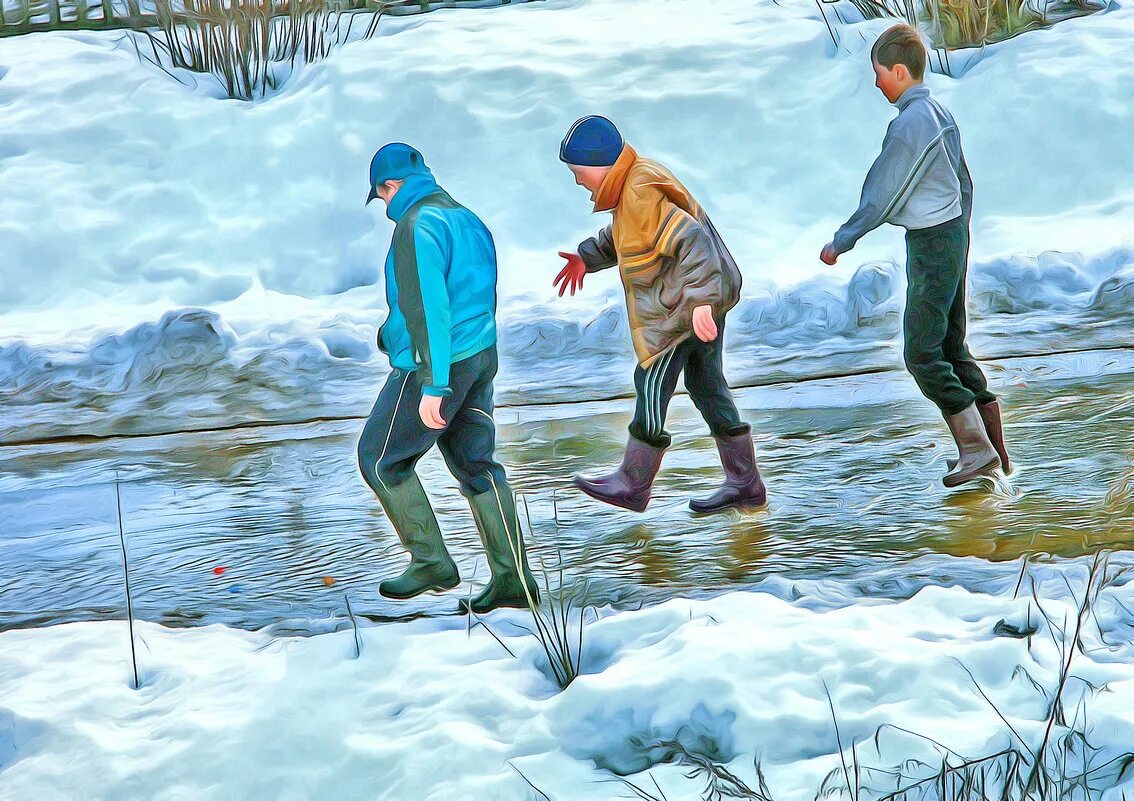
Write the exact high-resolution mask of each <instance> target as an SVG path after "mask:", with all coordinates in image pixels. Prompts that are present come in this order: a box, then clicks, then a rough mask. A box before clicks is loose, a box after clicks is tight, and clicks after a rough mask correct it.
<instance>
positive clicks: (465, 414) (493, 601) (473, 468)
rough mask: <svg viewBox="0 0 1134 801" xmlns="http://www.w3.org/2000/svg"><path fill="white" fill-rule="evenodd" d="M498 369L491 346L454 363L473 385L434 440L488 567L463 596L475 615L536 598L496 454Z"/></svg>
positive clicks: (516, 518)
mask: <svg viewBox="0 0 1134 801" xmlns="http://www.w3.org/2000/svg"><path fill="white" fill-rule="evenodd" d="M496 369H497V361H496V350H495V349H494V348H491V349H488V350H485V351H482V352H481V353H478V354H477V355H476V356H473V357H471V358H469V359H465V360H463V361H461V362H458V363H457V364H454V365H453V374H454V377H455V378H456V377H457V376H458V374H460V373H468V374H469V379H468V380H469V382H470V384H471V388H470V390H469V392H468V394H467V395H466V396H465V398H464V403H463V404H462V406H461V408H460V410H459V411H457V413H456V414H455V415H454V416H453V418H452V419H451V420H450V421H449V425H448V427H447V428H446V429H445V431H444V432H443V433H442V434H441V436H440V437H439V438H438V440H437V447H438V449H439V450H440V451H441V455H442V456H443V457H444V458H445V464H447V465H448V467H449V470H450V472H452V474H453V476H454V477H455V478H456V479H457V481H459V482H460V485H461V494H463V495H464V496H465V497H466V498H468V501H469V506H470V507H471V508H472V513H473V520H474V521H475V522H476V527H477V531H478V532H479V533H480V538H481V542H482V543H483V544H484V551H485V556H486V557H487V559H488V566H489V570H490V571H491V576H490V579H489V582H488V585H487V586H486V587H485V588H484V590H482V591H481V593H480V594H479V595H477V596H476V597H474V598H473V599H472V601H471V602H470V603H469V604H466V603H465V602H464V601H461V611H463V612H467V611H468V606H471V607H472V611H473V612H476V613H477V614H483V613H485V612H488V611H489V610H491V609H496V608H498V607H501V606H510V607H520V608H526V607H528V606H529V604H535V603H538V602H539V591H538V589H537V588H536V583H535V580H534V579H533V578H532V575H531V571H530V570H529V569H528V558H527V546H526V545H525V543H524V538H523V534H522V532H521V531H520V521H519V516H518V515H517V514H516V506H515V499H514V498H513V495H512V488H511V487H510V486H509V485H508V478H507V476H506V475H505V473H504V468H503V466H501V464H500V463H499V462H498V461H496V457H495V451H496V425H495V423H494V422H493V419H492V410H493V387H492V379H493V377H494V376H495V375H496ZM521 574H522V579H521Z"/></svg>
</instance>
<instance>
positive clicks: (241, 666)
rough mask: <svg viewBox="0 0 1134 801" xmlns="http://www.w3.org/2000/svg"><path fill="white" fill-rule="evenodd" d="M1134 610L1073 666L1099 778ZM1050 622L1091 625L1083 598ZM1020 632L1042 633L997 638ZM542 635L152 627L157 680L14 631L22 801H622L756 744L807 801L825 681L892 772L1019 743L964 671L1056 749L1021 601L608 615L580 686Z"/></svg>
mask: <svg viewBox="0 0 1134 801" xmlns="http://www.w3.org/2000/svg"><path fill="white" fill-rule="evenodd" d="M1059 583H1060V582H1059V581H1052V582H1051V586H1052V587H1057V586H1059ZM1131 600H1132V599H1131V589H1130V587H1129V586H1127V587H1117V588H1114V589H1113V590H1111V591H1108V593H1107V594H1105V595H1104V596H1103V598H1102V599H1101V600H1100V602H1099V603H1098V605H1097V607H1096V613H1097V615H1098V617H1099V622H1100V626H1101V627H1102V629H1103V630H1105V631H1107V632H1108V635H1109V636H1108V638H1107V640H1106V643H1111V644H1110V645H1106V644H1104V642H1103V641H1101V640H1098V639H1095V638H1094V636H1093V635H1088V640H1089V643H1088V644H1089V648H1088V651H1087V654H1086V655H1077V657H1076V660H1077V662H1076V666H1075V674H1076V675H1077V676H1079V677H1081V679H1082V680H1083V682H1090V683H1091V684H1093V685H1095V686H1100V685H1102V684H1106V685H1107V687H1108V690H1109V691H1108V692H1107V694H1106V699H1105V703H1104V702H1103V701H1102V700H1101V699H1100V700H1099V701H1097V702H1093V703H1091V704H1090V706H1089V712H1090V717H1091V720H1092V722H1093V729H1092V735H1091V736H1092V738H1093V744H1094V745H1095V746H1097V747H1099V748H1100V749H1101V750H1100V752H1099V753H1098V755H1097V759H1098V761H1099V763H1100V764H1101V763H1102V762H1104V761H1106V760H1107V759H1108V758H1111V757H1113V756H1114V755H1116V754H1117V753H1118V752H1121V751H1124V750H1129V749H1130V748H1131V746H1134V722H1132V721H1134V662H1132V661H1131V657H1132V656H1134V653H1132V652H1131V645H1130V642H1131V634H1134V628H1132V626H1131V623H1132V621H1131V620H1130V618H1129V614H1128V613H1126V612H1125V611H1123V609H1122V605H1123V604H1125V605H1126V606H1127V608H1129V604H1130V603H1131ZM1045 609H1046V611H1047V613H1048V615H1049V616H1050V617H1051V618H1052V619H1053V620H1061V619H1062V618H1063V615H1064V614H1065V613H1066V614H1068V615H1069V616H1070V617H1071V619H1073V618H1074V614H1075V612H1074V607H1073V604H1072V603H1071V601H1070V599H1068V598H1066V597H1064V599H1063V600H1062V601H1060V600H1050V601H1047V602H1045ZM1002 620H1007V622H1008V623H1010V624H1013V625H1018V624H1023V623H1025V622H1026V621H1028V620H1030V621H1031V622H1032V623H1033V624H1036V623H1037V621H1039V624H1040V629H1039V631H1038V632H1037V634H1036V635H1035V636H1034V637H1032V638H1031V639H1030V640H1026V639H1016V638H1013V637H1009V636H998V635H996V634H994V630H995V629H997V624H998V623H999V622H1000V621H1002ZM522 621H523V616H521V615H519V614H518V613H516V614H514V615H511V616H509V615H500V614H496V615H494V616H492V617H491V618H490V619H489V625H491V626H492V627H493V629H494V631H496V633H497V634H498V635H499V636H500V637H501V638H502V639H503V640H504V642H505V644H507V646H508V647H509V648H510V649H511V650H512V651H513V652H514V653H515V654H516V658H512V657H511V656H509V655H508V654H507V653H505V651H504V650H503V649H502V648H501V646H500V645H498V644H497V642H496V641H495V640H494V639H493V638H492V637H490V636H489V635H488V634H487V633H486V632H484V631H482V630H479V629H478V630H474V631H473V632H472V634H471V636H469V635H468V634H466V632H465V629H464V623H463V622H462V621H459V620H456V619H448V620H429V621H417V622H413V623H408V624H401V625H386V626H381V627H376V628H366V629H363V631H362V639H363V651H362V656H361V658H360V659H354V658H353V656H354V645H353V634H352V633H351V632H350V631H340V632H338V633H335V634H326V635H320V636H317V637H311V638H306V639H275V640H271V639H268V638H267V637H266V635H264V634H262V633H261V634H253V633H247V632H240V631H236V630H230V629H226V628H222V627H218V626H210V627H206V628H197V629H187V630H168V629H164V628H160V627H158V626H155V625H151V624H141V625H140V626H139V635H140V636H139V639H140V641H141V642H140V643H139V659H140V662H141V665H142V671H143V677H142V684H143V686H142V689H140V690H138V691H134V690H131V689H130V688H129V685H128V681H129V679H128V676H129V667H128V650H127V642H126V631H125V624H124V623H121V622H119V623H110V622H108V623H76V624H67V625H62V626H55V627H52V628H48V629H37V630H18V631H9V632H5V633H3V634H0V645H2V647H0V679H2V681H3V685H4V687H5V694H4V698H3V701H2V702H0V771H2V773H3V781H2V782H0V798H2V799H24V798H42V799H54V798H74V797H79V796H82V797H113V798H117V799H133V798H146V799H180V798H193V799H212V798H217V799H219V798H269V797H270V798H280V799H302V798H339V799H362V798H367V799H373V798H380V799H388V800H389V801H411V800H412V801H427V800H428V799H437V800H438V801H439V800H440V799H445V801H463V800H464V799H468V800H469V801H471V800H472V799H478V801H479V799H493V798H499V799H518V798H525V797H528V796H526V795H525V785H524V784H523V781H522V780H521V779H520V778H519V776H518V775H517V774H516V773H515V772H513V770H512V769H510V768H509V767H508V765H507V763H508V762H511V763H512V764H513V765H515V767H517V768H519V769H520V770H521V771H522V772H523V773H524V775H526V776H527V777H528V778H529V779H531V780H532V781H533V782H534V783H535V784H537V785H538V786H539V787H540V788H541V789H542V790H543V791H544V792H545V793H547V794H548V795H549V796H551V797H553V798H556V799H565V800H569V799H580V801H581V800H582V799H586V800H587V801H595V799H614V798H623V797H626V795H625V792H626V791H625V788H624V787H622V786H621V785H619V784H618V783H617V782H615V781H614V777H615V775H627V776H630V777H632V778H633V779H634V780H635V781H637V783H638V784H639V785H640V786H645V785H644V784H643V783H644V782H647V781H649V779H648V778H647V777H646V776H645V775H643V771H650V775H651V776H653V777H654V778H656V779H657V781H658V782H659V783H660V785H661V786H662V787H663V788H666V789H667V791H668V793H669V795H670V797H677V798H684V797H693V795H695V792H694V788H696V787H698V786H699V785H697V784H696V783H691V782H689V781H687V780H686V779H684V778H683V776H682V773H683V770H682V769H680V768H677V767H675V766H672V765H667V764H660V763H661V762H664V760H665V759H666V757H667V754H666V753H665V750H664V749H660V748H656V747H652V745H653V743H654V742H655V741H658V740H664V739H673V740H677V741H678V742H680V743H682V744H683V745H684V746H685V747H686V748H689V749H691V750H694V751H696V752H698V753H702V754H705V755H708V756H710V757H712V758H714V759H716V760H718V761H721V762H725V763H728V764H730V767H731V768H732V770H734V772H736V773H737V774H738V775H740V776H741V777H742V778H743V779H745V780H747V781H751V780H752V768H751V760H752V755H753V754H754V753H755V752H756V751H759V752H760V753H761V755H762V759H763V761H764V768H765V771H766V773H767V777H768V781H769V784H770V787H771V789H772V792H773V794H774V797H775V798H777V799H780V801H795V799H811V798H812V797H813V796H814V793H815V791H816V790H817V789H818V787H819V784H820V783H821V781H822V780H823V777H824V776H825V775H826V774H827V773H828V772H829V771H831V770H832V769H834V768H835V767H837V765H838V756H837V751H838V749H837V747H836V745H835V737H834V732H833V729H832V726H831V722H830V717H829V716H830V712H829V709H828V706H827V700H826V697H825V695H824V690H823V683H824V682H825V683H826V684H827V685H828V686H829V687H830V689H831V693H832V696H833V703H834V705H835V708H836V709H837V711H838V715H839V723H840V728H841V732H842V736H843V739H844V743H849V742H850V741H851V740H852V739H853V740H854V741H856V742H859V743H861V745H860V746H859V756H860V759H861V760H862V761H863V762H864V763H865V764H867V765H876V766H879V767H883V766H894V765H897V764H898V763H899V762H901V761H902V760H903V759H905V758H907V757H910V756H912V755H917V756H924V755H925V753H926V752H927V751H928V752H929V754H932V749H931V748H930V747H929V746H927V744H926V743H924V742H922V741H918V740H916V739H915V738H913V737H910V736H906V735H902V734H900V733H899V732H897V731H896V730H893V729H889V730H884V731H883V734H882V736H881V737H880V739H879V740H878V746H879V751H878V752H875V750H874V745H873V743H872V742H871V739H870V738H872V737H873V736H874V734H875V732H876V731H878V730H879V727H882V726H885V725H887V724H890V725H893V726H900V727H902V728H905V729H908V730H912V731H915V732H919V733H924V734H926V735H929V736H932V737H933V738H934V739H936V740H937V741H938V742H940V743H942V744H944V745H946V746H948V747H950V748H953V749H955V750H957V751H959V752H961V753H963V754H966V755H969V756H974V755H980V754H988V753H993V752H994V751H995V750H998V749H1000V748H1003V747H1006V746H1008V745H1010V744H1011V743H1010V742H1009V741H1008V739H1007V736H1006V733H1005V730H1004V726H1003V724H1002V723H1001V722H1000V720H999V719H998V718H997V716H996V713H995V712H994V711H993V710H992V709H990V708H989V706H988V704H987V703H986V702H985V701H984V700H983V699H982V698H981V697H980V696H979V695H978V693H977V692H976V690H975V689H974V688H973V686H972V683H971V681H970V680H969V678H968V677H967V676H966V674H965V672H964V668H967V669H968V670H969V671H971V672H972V674H973V676H974V677H975V679H976V680H977V681H978V682H979V683H980V685H981V688H982V689H983V691H984V692H985V693H987V694H988V695H989V696H990V697H991V698H992V699H994V701H995V702H996V703H997V705H998V706H999V708H1000V710H1001V711H1002V712H1003V713H1004V714H1005V716H1006V717H1007V718H1008V720H1009V721H1010V722H1011V723H1012V725H1013V726H1014V727H1015V729H1016V730H1017V731H1019V732H1020V733H1021V735H1022V736H1023V737H1025V738H1026V739H1029V740H1031V739H1032V738H1035V737H1037V736H1040V735H1042V732H1041V728H1042V726H1041V723H1042V720H1043V717H1044V715H1045V713H1046V703H1045V702H1044V701H1043V699H1042V697H1041V696H1040V695H1039V694H1038V693H1037V692H1036V691H1035V690H1034V688H1032V687H1031V686H1030V685H1029V682H1028V678H1027V676H1026V675H1025V674H1024V673H1022V672H1019V671H1016V672H1014V668H1015V667H1016V666H1017V665H1020V666H1023V668H1024V669H1025V670H1026V671H1027V674H1028V675H1030V676H1031V677H1033V678H1035V679H1036V680H1037V681H1039V682H1040V683H1041V684H1043V685H1045V686H1050V685H1051V684H1052V678H1053V676H1054V675H1055V674H1056V671H1057V669H1058V664H1059V657H1058V651H1057V650H1056V648H1055V647H1054V645H1053V642H1052V638H1051V636H1050V633H1049V632H1048V631H1046V630H1045V627H1046V624H1045V623H1042V621H1041V620H1040V617H1039V615H1038V614H1037V611H1036V609H1035V606H1034V604H1033V605H1032V606H1031V607H1030V610H1029V601H1027V600H1025V599H1023V598H1021V599H1019V600H1011V599H1009V598H1006V597H994V596H989V595H981V594H972V593H969V592H966V591H964V590H959V589H943V588H928V589H925V590H923V591H921V592H920V593H918V594H917V595H916V596H914V597H913V598H911V599H909V600H906V601H902V602H898V603H892V602H876V603H873V604H866V605H864V604H858V605H852V606H847V607H843V608H839V609H834V610H831V611H826V612H820V611H814V610H809V609H806V608H804V607H802V606H799V605H792V604H788V603H785V602H783V601H781V600H779V599H777V598H774V597H773V596H770V595H766V594H761V593H736V594H731V595H727V596H723V597H720V598H717V599H714V600H712V601H706V602H690V601H684V600H677V601H672V602H669V603H666V604H664V605H662V606H659V607H655V608H652V609H648V610H646V611H641V612H624V613H619V614H611V615H607V616H605V617H603V618H602V619H601V620H600V621H599V622H597V623H595V624H593V625H592V626H591V627H590V628H589V629H588V637H587V642H588V646H587V651H586V659H585V662H586V671H585V675H583V676H582V677H581V678H579V679H578V680H577V681H576V682H575V683H574V684H573V685H571V686H570V687H569V688H568V689H567V690H566V691H563V692H559V691H557V690H556V689H555V688H554V686H553V685H552V684H551V683H550V682H549V681H548V679H547V678H546V675H545V669H544V668H543V666H542V664H541V661H540V660H541V657H540V656H539V649H538V646H537V645H536V644H535V643H534V642H533V641H532V640H531V639H530V638H529V637H528V636H527V635H525V634H523V633H522V632H520V631H519V629H518V626H517V624H519V623H521V622H522ZM1000 629H1002V630H1003V629H1004V626H1000ZM1092 631H1093V627H1092ZM1114 643H1118V644H1114ZM962 666H964V667H962ZM1083 682H1072V683H1071V685H1069V689H1068V696H1067V699H1068V700H1069V701H1071V700H1073V699H1074V697H1075V696H1077V695H1078V694H1079V693H1080V692H1082V688H1083V687H1084V686H1085V684H1084V683H1083ZM1068 708H1069V709H1070V708H1072V704H1071V703H1069V704H1068ZM930 761H933V760H932V759H931V760H930Z"/></svg>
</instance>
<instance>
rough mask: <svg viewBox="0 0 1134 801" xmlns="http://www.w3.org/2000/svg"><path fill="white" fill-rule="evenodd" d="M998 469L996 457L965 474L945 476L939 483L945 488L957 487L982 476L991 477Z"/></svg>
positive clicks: (998, 459) (998, 461) (997, 457)
mask: <svg viewBox="0 0 1134 801" xmlns="http://www.w3.org/2000/svg"><path fill="white" fill-rule="evenodd" d="M999 467H1000V457H999V456H996V457H994V458H993V459H992V460H991V461H989V462H987V463H985V464H984V465H982V466H981V467H978V468H976V469H974V470H969V471H968V472H967V473H960V474H959V475H955V476H945V478H943V479H941V483H942V484H944V485H945V486H946V487H950V488H952V487H959V486H961V485H962V484H968V483H969V482H970V481H974V480H976V479H978V478H983V477H984V476H987V475H991V474H992V473H993V472H994V471H995V470H997V469H998V468H999Z"/></svg>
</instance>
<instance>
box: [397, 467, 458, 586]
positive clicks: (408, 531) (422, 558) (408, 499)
mask: <svg viewBox="0 0 1134 801" xmlns="http://www.w3.org/2000/svg"><path fill="white" fill-rule="evenodd" d="M378 499H379V500H380V501H381V502H382V507H383V508H384V509H385V510H386V516H387V517H389V518H390V522H391V523H393V524H394V529H395V530H396V531H397V532H398V537H399V539H401V541H402V545H404V546H405V548H406V550H407V551H409V555H410V563H409V567H407V568H406V569H405V571H404V572H403V573H402V574H401V575H400V576H398V577H396V578H392V579H387V580H386V581H383V582H382V583H381V584H379V585H378V592H379V593H381V594H382V595H384V596H385V597H387V598H393V599H395V600H399V601H404V600H406V599H408V598H413V597H415V596H417V595H421V594H422V593H423V592H429V591H431V590H451V589H453V588H454V587H456V586H457V585H458V584H460V583H461V577H460V573H459V572H458V571H457V564H456V562H454V561H453V557H451V556H450V555H449V551H448V549H446V548H445V540H444V539H442V537H441V529H440V527H439V526H438V525H437V516H436V515H434V514H433V507H432V506H430V505H429V496H427V495H426V494H425V489H424V488H423V487H422V486H421V481H420V480H419V479H418V477H417V476H416V475H413V474H411V475H410V477H409V478H408V479H406V480H405V481H403V482H402V483H401V484H398V485H396V486H393V487H389V486H383V487H382V491H381V492H379V493H378Z"/></svg>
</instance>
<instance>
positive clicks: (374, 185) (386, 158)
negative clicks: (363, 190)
mask: <svg viewBox="0 0 1134 801" xmlns="http://www.w3.org/2000/svg"><path fill="white" fill-rule="evenodd" d="M416 174H424V175H431V174H432V173H430V171H429V167H427V166H425V159H424V158H423V157H422V155H421V153H419V152H417V150H415V149H414V148H412V147H410V146H409V145H407V144H403V143H402V142H391V143H390V144H388V145H383V146H382V147H381V148H380V149H379V150H378V152H377V153H375V154H374V158H372V159H371V160H370V195H369V197H367V198H366V203H367V204H368V205H369V203H370V201H372V200H373V199H374V198H376V197H378V187H379V186H381V185H382V184H384V183H386V181H401V180H403V179H405V178H408V177H409V176H411V175H416Z"/></svg>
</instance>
